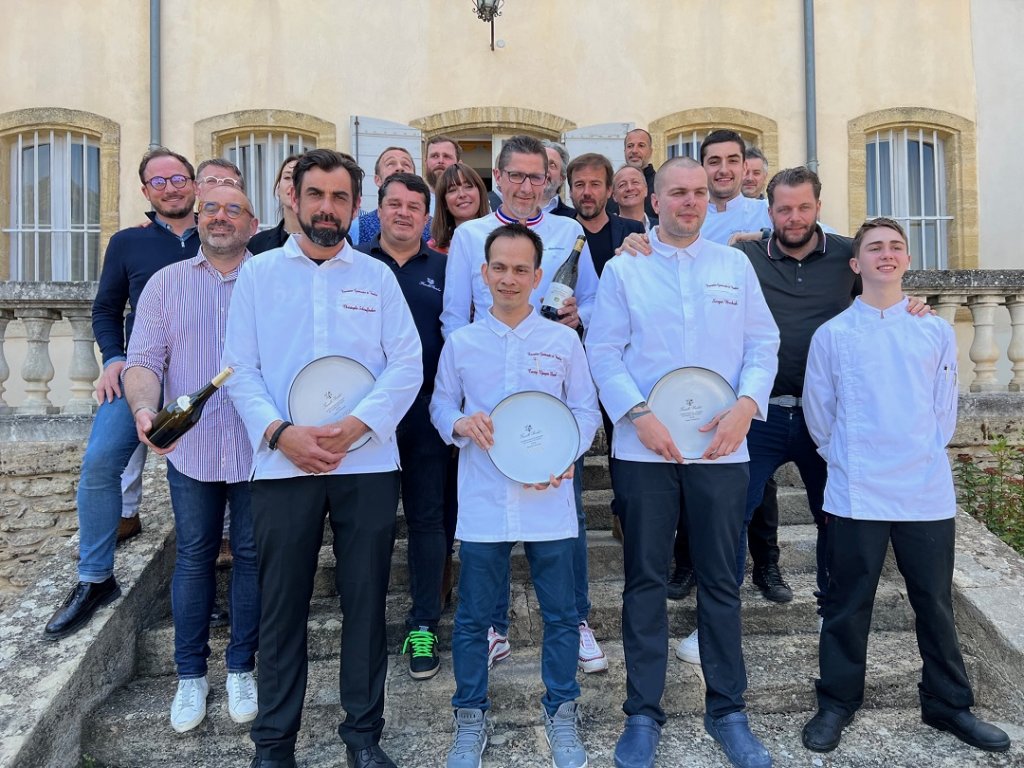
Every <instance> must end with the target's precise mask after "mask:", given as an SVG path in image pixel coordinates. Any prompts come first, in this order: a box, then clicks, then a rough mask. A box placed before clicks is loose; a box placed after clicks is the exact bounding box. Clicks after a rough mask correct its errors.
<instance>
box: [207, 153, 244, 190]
mask: <svg viewBox="0 0 1024 768" xmlns="http://www.w3.org/2000/svg"><path fill="white" fill-rule="evenodd" d="M221 184H226V185H228V186H229V187H236V188H238V189H240V190H242V192H245V179H243V178H242V171H241V169H240V168H239V167H238V166H237V165H235V164H234V163H232V162H231V161H230V160H227V159H225V158H223V157H211V158H210V159H209V160H203V162H201V163H200V164H199V167H198V168H196V191H197V193H198V194H199V196H200V197H202V196H203V193H204V192H205V191H206V190H207V189H209V188H210V187H216V186H219V185H221Z"/></svg>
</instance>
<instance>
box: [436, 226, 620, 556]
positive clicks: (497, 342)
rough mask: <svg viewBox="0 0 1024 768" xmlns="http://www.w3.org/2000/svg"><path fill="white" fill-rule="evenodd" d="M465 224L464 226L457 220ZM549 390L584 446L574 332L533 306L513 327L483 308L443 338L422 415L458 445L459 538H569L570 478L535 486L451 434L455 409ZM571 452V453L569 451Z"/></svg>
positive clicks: (590, 433) (580, 360)
mask: <svg viewBox="0 0 1024 768" xmlns="http://www.w3.org/2000/svg"><path fill="white" fill-rule="evenodd" d="M463 226H465V225H463ZM527 391H539V392H547V393H548V394H551V395H554V396H555V397H557V398H558V399H559V400H561V401H562V402H564V403H565V404H566V405H568V406H569V409H570V410H571V411H572V413H573V416H575V417H576V423H577V424H578V425H579V430H580V450H579V455H580V456H582V455H583V454H584V453H586V451H587V449H588V448H589V447H590V444H591V443H592V442H593V441H594V433H595V432H596V431H597V427H598V426H599V425H600V423H601V412H600V411H599V410H598V407H597V393H596V391H595V389H594V382H593V380H592V379H591V378H590V369H589V368H588V367H587V358H586V354H585V353H584V352H583V345H582V344H581V343H580V340H579V337H578V336H577V335H576V332H575V331H573V330H572V329H571V328H567V327H566V326H564V325H561V324H559V323H556V322H554V321H552V320H548V319H546V318H543V317H541V316H540V315H538V314H537V313H536V312H531V313H530V315H529V316H528V317H527V318H526V319H525V320H523V321H522V322H521V323H519V325H517V326H516V327H515V328H509V327H508V326H507V325H505V324H504V323H503V322H501V321H500V320H498V319H497V318H495V317H494V315H492V314H491V312H490V311H489V310H484V311H483V312H480V313H479V314H477V317H476V322H474V323H473V324H472V325H467V326H464V327H462V328H460V329H459V330H457V331H456V332H455V333H453V334H452V335H451V336H449V337H448V340H447V341H446V342H445V345H444V349H443V350H442V352H441V361H440V363H439V364H438V368H437V380H436V381H435V384H434V396H433V399H432V400H431V401H430V419H431V421H433V423H434V426H435V427H437V431H438V432H440V434H441V437H442V438H444V440H445V442H447V443H449V444H453V445H457V446H458V447H459V448H461V450H460V451H459V522H458V527H457V528H456V531H455V536H456V538H458V539H460V540H462V541H491V542H493V541H555V540H558V539H571V538H576V535H577V531H578V523H577V519H576V500H575V496H574V493H573V487H572V482H563V483H562V484H561V486H560V487H558V488H550V487H549V488H547V489H546V490H543V491H538V490H532V489H528V488H524V487H523V486H522V485H521V484H520V483H516V482H513V481H512V480H509V479H508V478H507V477H505V476H504V475H502V474H501V473H500V472H499V471H498V470H497V469H496V468H495V466H494V464H493V463H492V462H491V460H490V457H489V456H488V455H487V453H486V452H485V451H483V450H481V449H480V448H479V447H478V446H477V445H476V443H474V442H473V441H472V440H470V439H469V438H465V437H457V436H455V435H454V432H453V430H454V426H455V422H456V421H458V420H459V419H461V418H462V417H463V416H471V415H473V414H474V413H477V412H479V411H482V412H484V413H488V414H489V413H490V412H491V411H492V410H493V409H494V406H496V405H497V404H498V403H499V402H501V401H502V400H504V399H505V398H506V397H508V396H509V395H512V394H515V393H517V392H527ZM577 458H578V457H577Z"/></svg>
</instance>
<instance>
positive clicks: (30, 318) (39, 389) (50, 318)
mask: <svg viewBox="0 0 1024 768" xmlns="http://www.w3.org/2000/svg"><path fill="white" fill-rule="evenodd" d="M15 314H16V316H17V317H18V319H19V320H21V321H22V322H23V323H24V324H25V341H26V343H27V347H28V348H27V350H26V354H25V363H24V365H22V367H21V378H22V379H23V380H24V382H25V403H24V405H20V406H18V413H32V414H46V413H56V412H57V408H56V407H55V406H54V405H53V403H51V402H50V397H49V394H50V381H52V380H53V363H52V362H51V361H50V328H52V327H53V324H54V322H56V321H57V320H59V319H60V312H58V311H57V310H55V309H30V308H27V309H18V310H16V313H15Z"/></svg>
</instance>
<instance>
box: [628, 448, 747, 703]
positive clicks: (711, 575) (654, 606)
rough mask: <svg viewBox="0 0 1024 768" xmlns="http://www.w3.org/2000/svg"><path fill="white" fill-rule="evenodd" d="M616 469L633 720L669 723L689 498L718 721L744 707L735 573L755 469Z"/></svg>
mask: <svg viewBox="0 0 1024 768" xmlns="http://www.w3.org/2000/svg"><path fill="white" fill-rule="evenodd" d="M613 461H614V462H615V475H614V478H615V495H616V496H617V497H618V498H619V500H620V507H619V515H620V517H621V518H622V528H623V539H624V541H623V560H624V565H625V571H626V586H625V589H624V590H623V593H622V644H623V648H624V650H625V654H626V702H625V704H623V706H622V709H623V711H624V712H625V713H626V715H646V716H647V717H651V718H654V719H655V720H656V721H657V722H658V723H664V722H665V720H666V717H665V712H664V710H662V708H661V698H662V694H663V693H664V690H665V672H666V668H667V666H668V614H667V610H666V603H665V600H666V586H667V583H668V567H669V563H670V561H671V558H672V541H673V534H674V533H675V530H676V526H677V523H678V520H679V509H680V501H681V499H685V505H684V514H685V516H686V528H687V531H688V532H689V535H690V557H691V559H692V560H693V564H694V570H695V572H696V574H697V626H698V628H699V629H700V634H699V635H698V642H699V643H700V656H701V661H702V666H703V669H704V679H705V682H706V685H707V692H706V694H705V706H706V708H707V712H708V714H710V715H711V716H712V717H715V718H718V717H722V716H724V715H727V714H729V713H731V712H736V711H739V710H742V709H743V708H744V706H745V705H744V701H743V692H744V690H746V687H747V673H746V668H745V666H744V663H743V649H742V647H741V643H740V595H739V586H738V585H737V584H736V578H735V574H734V567H735V562H736V546H737V543H738V542H739V536H740V529H741V527H742V525H743V500H744V498H745V494H746V488H747V480H748V472H747V465H746V463H742V464H720V465H709V464H662V463H646V462H636V461H621V460H619V459H613Z"/></svg>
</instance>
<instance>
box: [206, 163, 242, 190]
mask: <svg viewBox="0 0 1024 768" xmlns="http://www.w3.org/2000/svg"><path fill="white" fill-rule="evenodd" d="M211 166H212V167H213V168H223V169H224V170H225V171H231V173H233V174H235V175H236V176H237V177H238V182H239V184H241V190H242V191H243V192H244V191H245V177H244V176H243V175H242V169H241V168H239V167H238V166H237V165H235V164H234V163H232V162H231V161H230V160H228V159H227V158H225V157H211V158H210V159H209V160H203V162H201V163H200V164H199V167H198V168H196V178H197V179H201V178H203V176H204V175H205V174H204V173H203V171H205V170H206V169H207V168H210V167H211Z"/></svg>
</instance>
